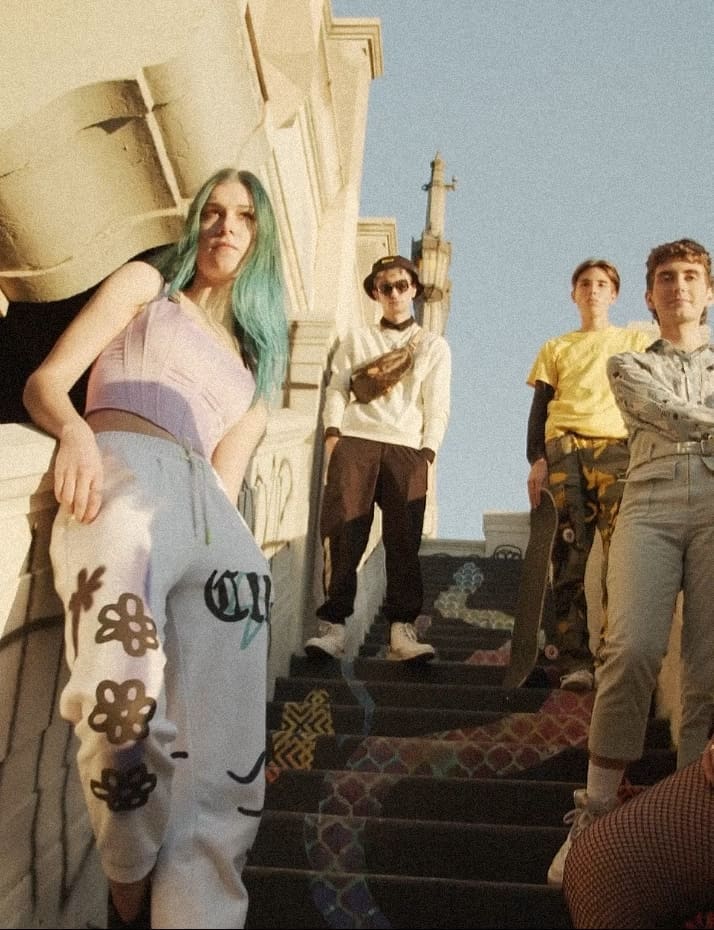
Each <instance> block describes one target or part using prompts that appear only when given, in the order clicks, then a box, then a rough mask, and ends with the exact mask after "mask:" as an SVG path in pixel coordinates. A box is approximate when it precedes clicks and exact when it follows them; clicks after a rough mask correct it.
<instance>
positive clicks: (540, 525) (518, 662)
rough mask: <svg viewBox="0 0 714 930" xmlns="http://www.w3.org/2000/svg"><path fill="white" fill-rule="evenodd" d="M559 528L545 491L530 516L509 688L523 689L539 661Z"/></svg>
mask: <svg viewBox="0 0 714 930" xmlns="http://www.w3.org/2000/svg"><path fill="white" fill-rule="evenodd" d="M557 529H558V511H557V509H556V506H555V501H554V500H553V495H552V494H551V493H550V491H549V490H547V488H543V489H542V491H541V493H540V503H539V504H538V506H537V507H535V508H533V509H532V510H531V514H530V536H529V537H528V545H527V546H526V554H525V558H524V560H523V572H522V574H521V581H520V584H519V586H518V601H517V604H516V613H515V617H514V621H513V634H512V637H511V661H510V664H509V666H508V668H507V669H506V674H505V676H504V679H503V685H504V687H506V688H520V687H522V685H523V684H524V682H525V681H526V679H527V678H528V676H529V675H530V674H531V672H532V671H533V669H534V668H535V665H536V662H537V660H538V632H539V630H540V626H541V623H542V621H543V611H544V608H545V602H546V594H547V592H548V583H549V575H550V560H551V556H552V553H553V543H554V542H555V534H556V530H557Z"/></svg>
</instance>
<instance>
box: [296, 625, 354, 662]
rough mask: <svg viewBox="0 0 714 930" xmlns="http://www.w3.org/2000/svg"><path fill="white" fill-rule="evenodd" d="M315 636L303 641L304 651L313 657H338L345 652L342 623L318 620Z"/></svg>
mask: <svg viewBox="0 0 714 930" xmlns="http://www.w3.org/2000/svg"><path fill="white" fill-rule="evenodd" d="M317 631H318V632H317V636H313V637H312V639H308V641H307V642H306V643H305V653H306V654H307V655H309V656H311V657H312V658H313V659H319V658H323V657H324V656H332V657H333V658H335V659H336V658H338V657H339V656H343V655H344V654H345V625H344V623H330V622H329V621H328V620H320V622H319V624H318V626H317Z"/></svg>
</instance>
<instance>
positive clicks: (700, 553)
mask: <svg viewBox="0 0 714 930" xmlns="http://www.w3.org/2000/svg"><path fill="white" fill-rule="evenodd" d="M713 563H714V474H713V473H712V471H710V469H709V468H708V467H707V464H706V463H705V462H704V461H703V459H702V458H701V457H700V456H698V455H670V456H667V457H665V458H660V459H657V460H656V461H652V462H649V463H645V464H643V465H641V466H639V467H637V468H634V469H633V471H632V473H631V474H630V475H629V477H628V479H627V481H626V484H625V491H624V494H623V497H622V504H621V507H620V513H619V516H618V519H617V526H616V528H615V532H614V534H613V537H612V543H611V547H610V560H609V567H608V576H607V586H608V593H609V600H608V626H607V637H606V642H605V646H604V649H603V653H602V658H603V664H602V666H601V667H600V668H599V669H598V671H597V683H598V684H597V693H596V696H595V704H594V707H593V714H592V721H591V725H590V736H589V748H590V751H591V752H592V753H595V754H596V755H599V756H605V757H606V758H611V759H624V760H634V759H638V758H639V757H640V756H641V755H642V751H643V749H644V740H645V730H646V726H647V719H648V715H649V710H650V705H651V699H652V694H653V691H654V689H655V687H656V684H657V676H658V674H659V671H660V668H661V665H662V660H663V658H664V656H665V653H666V651H667V646H668V642H669V635H670V630H671V627H672V622H673V611H674V608H675V601H676V598H677V594H678V592H679V591H680V589H681V590H682V592H683V626H682V641H681V657H682V664H681V676H682V679H681V680H682V695H681V699H682V720H681V730H680V737H679V745H678V756H677V763H678V766H679V767H681V766H684V765H686V764H688V763H689V762H692V761H693V760H694V759H696V758H697V756H698V755H699V754H700V753H701V751H702V749H703V748H704V745H705V743H706V740H707V736H708V734H709V730H710V728H711V726H712V721H713V720H714V564H713Z"/></svg>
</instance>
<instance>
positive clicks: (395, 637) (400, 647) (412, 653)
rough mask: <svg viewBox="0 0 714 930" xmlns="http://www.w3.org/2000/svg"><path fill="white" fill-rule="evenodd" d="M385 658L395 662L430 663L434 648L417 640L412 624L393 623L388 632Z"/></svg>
mask: <svg viewBox="0 0 714 930" xmlns="http://www.w3.org/2000/svg"><path fill="white" fill-rule="evenodd" d="M389 647H390V648H389V652H388V653H387V658H388V659H391V660H392V661H395V662H431V660H432V659H433V658H434V656H435V654H436V653H435V652H434V647H433V646H430V645H429V643H420V642H419V641H418V640H417V634H416V630H415V629H414V624H413V623H393V624H392V625H391V627H390V630H389Z"/></svg>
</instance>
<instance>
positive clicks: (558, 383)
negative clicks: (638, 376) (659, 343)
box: [527, 326, 658, 441]
mask: <svg viewBox="0 0 714 930" xmlns="http://www.w3.org/2000/svg"><path fill="white" fill-rule="evenodd" d="M657 338H658V334H657V333H654V334H653V332H652V331H650V332H647V331H646V330H644V329H635V328H627V329H625V328H623V327H620V326H609V327H608V328H607V329H603V330H597V331H595V332H582V331H581V330H574V331H573V332H570V333H564V334H563V335H562V336H556V337H555V338H554V339H549V340H548V342H546V343H544V344H543V346H541V349H540V351H539V352H538V355H537V356H536V360H535V362H534V363H533V367H532V368H531V371H530V374H529V375H528V378H527V383H528V384H530V385H531V387H533V386H534V385H535V383H536V381H544V382H545V383H546V384H549V385H550V386H551V387H552V388H553V390H554V391H555V395H554V397H553V399H552V400H551V401H550V403H549V404H548V418H547V420H546V423H545V438H546V441H548V440H549V439H556V438H557V437H558V436H562V435H564V434H565V433H578V434H579V435H581V436H591V437H597V438H603V439H624V438H625V437H626V436H627V428H626V427H625V423H624V421H623V419H622V416H621V414H620V410H619V408H618V406H617V404H616V402H615V398H614V397H613V394H612V391H611V390H610V384H609V382H608V379H607V369H606V365H607V360H608V358H609V357H610V356H611V355H615V354H616V353H617V352H644V350H645V349H646V348H647V347H648V346H649V345H651V344H652V343H653V342H654V341H655V339H657Z"/></svg>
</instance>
